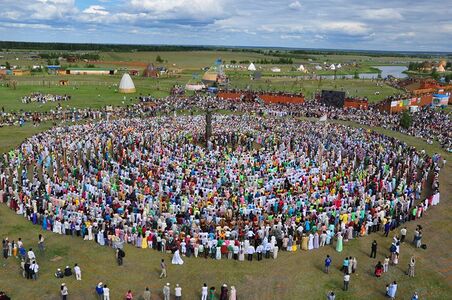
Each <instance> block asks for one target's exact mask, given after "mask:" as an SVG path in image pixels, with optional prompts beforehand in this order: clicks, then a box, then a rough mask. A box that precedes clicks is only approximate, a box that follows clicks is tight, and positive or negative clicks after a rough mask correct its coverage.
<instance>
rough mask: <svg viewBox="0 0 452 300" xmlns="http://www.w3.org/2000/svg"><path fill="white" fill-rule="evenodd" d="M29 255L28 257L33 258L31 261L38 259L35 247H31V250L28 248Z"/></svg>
mask: <svg viewBox="0 0 452 300" xmlns="http://www.w3.org/2000/svg"><path fill="white" fill-rule="evenodd" d="M27 256H28V259H29V260H31V261H33V260H35V259H36V255H35V253H34V252H33V249H32V248H30V250H28V252H27Z"/></svg>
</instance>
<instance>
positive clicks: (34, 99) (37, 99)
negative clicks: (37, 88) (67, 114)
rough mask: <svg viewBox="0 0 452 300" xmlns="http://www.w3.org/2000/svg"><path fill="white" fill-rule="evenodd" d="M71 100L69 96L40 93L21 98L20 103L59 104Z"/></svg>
mask: <svg viewBox="0 0 452 300" xmlns="http://www.w3.org/2000/svg"><path fill="white" fill-rule="evenodd" d="M69 100H71V96H70V95H66V94H64V95H54V94H43V93H40V92H35V93H31V94H30V95H27V96H24V97H22V103H25V104H27V103H42V104H45V103H47V102H60V101H69Z"/></svg>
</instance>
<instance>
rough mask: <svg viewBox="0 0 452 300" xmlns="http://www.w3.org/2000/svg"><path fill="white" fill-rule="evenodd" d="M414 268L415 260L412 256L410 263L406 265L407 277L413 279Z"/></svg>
mask: <svg viewBox="0 0 452 300" xmlns="http://www.w3.org/2000/svg"><path fill="white" fill-rule="evenodd" d="M415 266H416V259H415V258H414V256H411V259H410V263H409V264H408V272H407V275H408V276H410V277H414V267H415Z"/></svg>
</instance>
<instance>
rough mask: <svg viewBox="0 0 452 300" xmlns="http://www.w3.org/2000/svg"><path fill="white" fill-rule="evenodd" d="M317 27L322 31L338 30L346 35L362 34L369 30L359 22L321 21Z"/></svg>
mask: <svg viewBox="0 0 452 300" xmlns="http://www.w3.org/2000/svg"><path fill="white" fill-rule="evenodd" d="M318 27H319V28H320V29H321V30H322V31H327V32H338V33H344V34H348V35H362V34H366V33H368V32H369V28H368V27H367V25H366V24H364V23H360V22H341V21H338V22H322V23H320V24H319V26H318Z"/></svg>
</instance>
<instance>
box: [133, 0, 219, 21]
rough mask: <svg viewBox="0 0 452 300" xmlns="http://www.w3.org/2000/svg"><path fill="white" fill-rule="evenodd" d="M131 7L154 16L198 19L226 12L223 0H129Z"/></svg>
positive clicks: (217, 15)
mask: <svg viewBox="0 0 452 300" xmlns="http://www.w3.org/2000/svg"><path fill="white" fill-rule="evenodd" d="M130 4H131V6H132V8H133V9H135V10H137V11H140V12H146V13H149V14H153V15H154V16H156V17H161V18H172V17H179V18H181V19H183V18H186V17H190V18H195V19H199V20H203V19H212V18H215V17H219V16H222V15H225V14H226V9H225V7H224V4H225V0H171V1H169V0H131V2H130Z"/></svg>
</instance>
